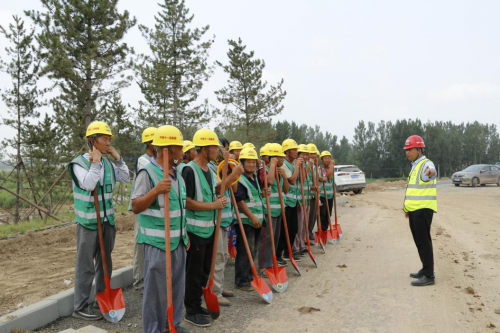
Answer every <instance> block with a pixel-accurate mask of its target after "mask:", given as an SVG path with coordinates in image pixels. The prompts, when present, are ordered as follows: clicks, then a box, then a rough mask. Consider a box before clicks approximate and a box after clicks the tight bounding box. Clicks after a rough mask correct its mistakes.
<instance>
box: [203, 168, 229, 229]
mask: <svg viewBox="0 0 500 333" xmlns="http://www.w3.org/2000/svg"><path fill="white" fill-rule="evenodd" d="M207 165H208V168H209V169H210V170H212V172H213V173H214V175H215V176H216V177H217V167H218V165H217V164H215V162H213V161H210V162H209V163H208V164H207ZM224 196H225V197H226V199H227V205H226V206H224V208H223V209H222V217H221V220H220V225H221V227H223V228H227V227H229V226H230V225H231V223H232V222H233V219H234V218H235V217H234V216H235V215H234V213H233V205H232V203H231V192H230V191H229V190H227V191H226V192H225V193H224ZM218 213H219V212H217V214H218ZM216 216H217V215H216ZM215 221H217V220H215Z"/></svg>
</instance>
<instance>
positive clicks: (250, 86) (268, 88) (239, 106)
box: [215, 38, 286, 141]
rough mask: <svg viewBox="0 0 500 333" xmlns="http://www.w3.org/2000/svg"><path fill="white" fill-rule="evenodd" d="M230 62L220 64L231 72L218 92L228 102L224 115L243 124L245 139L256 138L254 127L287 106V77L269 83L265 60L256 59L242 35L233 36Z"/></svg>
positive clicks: (223, 100)
mask: <svg viewBox="0 0 500 333" xmlns="http://www.w3.org/2000/svg"><path fill="white" fill-rule="evenodd" d="M228 43H229V47H230V48H229V51H228V52H227V56H228V58H229V63H228V64H227V65H223V64H222V63H221V62H219V61H217V64H218V65H219V66H220V67H221V68H222V69H223V70H224V72H225V73H226V74H228V75H229V78H228V80H227V85H226V87H224V88H222V89H220V90H217V91H216V92H215V94H216V96H217V100H218V101H219V102H220V103H222V104H224V106H225V107H224V110H223V115H224V119H227V121H226V124H228V125H233V126H234V125H236V126H238V125H243V126H244V128H245V133H244V134H245V141H250V140H251V139H252V131H253V130H254V129H255V126H256V125H257V124H259V123H260V122H261V121H263V120H270V118H271V117H273V116H275V115H278V114H279V113H280V112H281V111H282V110H283V104H282V102H283V99H284V98H285V95H286V92H285V91H284V90H283V79H281V80H280V81H279V82H278V83H277V84H276V85H268V83H267V82H266V81H264V80H263V78H262V72H263V70H264V68H265V63H264V60H262V59H255V58H254V56H255V54H254V51H248V52H246V51H245V50H246V46H245V45H243V42H242V40H241V38H239V39H238V40H237V41H234V40H229V41H228Z"/></svg>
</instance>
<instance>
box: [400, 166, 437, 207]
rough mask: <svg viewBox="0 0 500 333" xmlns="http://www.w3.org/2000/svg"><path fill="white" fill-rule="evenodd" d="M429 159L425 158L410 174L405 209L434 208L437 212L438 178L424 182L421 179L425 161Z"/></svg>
mask: <svg viewBox="0 0 500 333" xmlns="http://www.w3.org/2000/svg"><path fill="white" fill-rule="evenodd" d="M428 161H429V159H423V160H422V161H420V162H419V163H418V164H417V165H415V167H414V168H413V170H412V172H411V173H410V175H409V176H408V185H407V187H406V193H405V201H404V207H403V210H404V211H405V212H413V211H416V210H419V209H425V208H428V209H432V210H433V211H435V212H437V189H436V183H437V181H436V179H434V180H431V181H428V182H423V181H422V180H421V176H422V172H423V171H424V166H425V163H427V162H428Z"/></svg>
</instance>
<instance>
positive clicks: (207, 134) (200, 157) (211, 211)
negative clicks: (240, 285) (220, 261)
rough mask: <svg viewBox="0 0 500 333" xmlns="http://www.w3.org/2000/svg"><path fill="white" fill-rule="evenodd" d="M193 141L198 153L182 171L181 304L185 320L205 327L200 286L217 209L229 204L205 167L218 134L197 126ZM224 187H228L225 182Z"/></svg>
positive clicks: (214, 155) (207, 266)
mask: <svg viewBox="0 0 500 333" xmlns="http://www.w3.org/2000/svg"><path fill="white" fill-rule="evenodd" d="M193 144H194V145H195V147H196V154H197V155H196V157H195V158H194V160H192V161H191V162H189V163H188V164H187V165H186V166H185V167H184V168H183V170H182V177H183V178H184V182H185V183H186V197H187V199H186V218H187V220H186V221H187V231H188V236H189V239H190V241H191V248H190V249H189V251H188V254H187V264H186V293H185V298H184V305H185V306H186V317H185V319H186V321H187V322H189V323H191V324H193V325H195V326H200V327H206V326H210V325H211V321H210V315H209V312H208V310H207V309H205V308H203V307H202V306H201V296H202V289H201V288H202V287H205V286H206V284H207V280H208V275H209V273H210V264H211V260H212V250H213V243H214V230H215V224H216V221H217V212H218V210H219V209H223V208H224V207H225V206H226V205H227V204H228V200H227V198H226V196H225V195H224V193H222V194H221V193H219V191H220V189H221V184H220V183H219V181H218V180H217V176H216V174H215V173H214V172H213V171H212V170H211V169H210V167H209V166H208V163H209V162H210V161H213V160H216V158H217V153H218V151H217V149H218V145H219V139H218V137H217V134H216V133H215V132H214V131H212V130H209V129H206V128H203V129H200V130H198V131H196V133H195V134H194V137H193ZM236 174H237V173H234V175H233V173H232V174H231V176H230V177H228V178H227V181H228V183H227V184H231V181H234V179H233V178H232V177H236ZM224 187H225V188H226V187H227V186H226V184H225V185H224Z"/></svg>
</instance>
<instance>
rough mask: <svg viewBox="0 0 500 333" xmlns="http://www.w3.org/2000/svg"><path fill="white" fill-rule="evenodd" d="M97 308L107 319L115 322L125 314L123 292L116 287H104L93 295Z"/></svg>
mask: <svg viewBox="0 0 500 333" xmlns="http://www.w3.org/2000/svg"><path fill="white" fill-rule="evenodd" d="M95 298H96V300H97V304H99V309H100V310H101V313H102V315H103V317H104V319H106V320H107V321H109V322H111V323H117V322H119V321H120V320H121V319H122V318H123V315H124V314H125V301H124V299H123V293H122V290H121V289H120V288H118V289H105V290H104V291H102V292H100V293H98V294H96V295H95Z"/></svg>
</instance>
